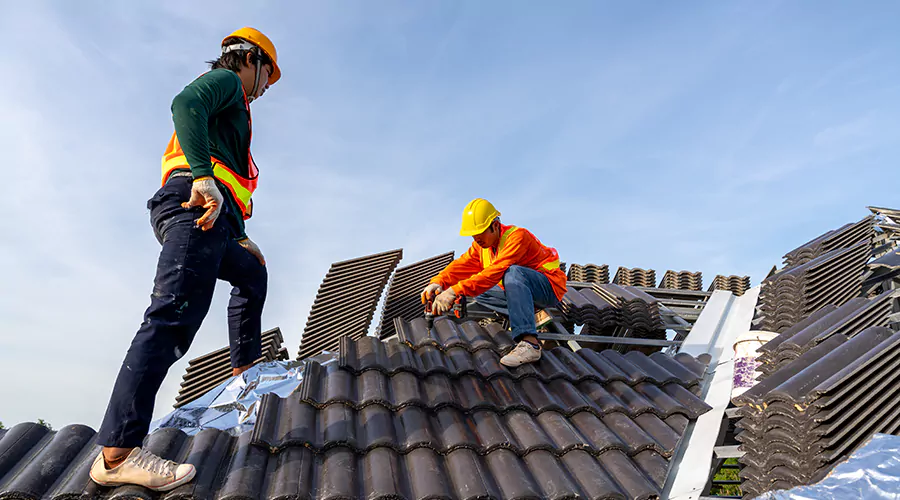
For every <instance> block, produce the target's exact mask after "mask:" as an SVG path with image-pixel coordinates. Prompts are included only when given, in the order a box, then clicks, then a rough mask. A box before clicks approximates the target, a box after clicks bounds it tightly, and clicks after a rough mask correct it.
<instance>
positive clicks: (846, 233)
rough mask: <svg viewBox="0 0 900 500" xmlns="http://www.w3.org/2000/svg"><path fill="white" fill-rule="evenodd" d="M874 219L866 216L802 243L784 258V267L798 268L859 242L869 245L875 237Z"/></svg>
mask: <svg viewBox="0 0 900 500" xmlns="http://www.w3.org/2000/svg"><path fill="white" fill-rule="evenodd" d="M874 222H875V218H874V217H873V216H871V215H870V216H868V217H865V218H863V219H862V220H860V221H859V222H856V223H848V224H844V225H843V226H841V227H839V228H838V229H834V230H832V231H828V232H827V233H825V234H823V235H822V236H819V237H818V238H816V239H814V240H812V241H809V242H807V243H804V244H803V245H801V246H800V247H798V248H795V249H794V250H791V251H790V252H788V253H787V254H786V255H785V256H784V264H785V266H786V267H793V266H799V265H801V264H804V263H806V262H809V261H811V260H813V259H815V258H816V257H819V256H820V255H824V254H826V253H828V252H830V251H832V250H836V249H839V248H847V247H849V246H853V245H855V244H856V243H859V242H860V241H866V242H868V243H870V244H871V242H872V239H873V238H874V237H875V225H874Z"/></svg>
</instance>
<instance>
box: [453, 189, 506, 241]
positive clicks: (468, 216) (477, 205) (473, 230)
mask: <svg viewBox="0 0 900 500" xmlns="http://www.w3.org/2000/svg"><path fill="white" fill-rule="evenodd" d="M497 217H500V211H499V210H497V209H496V208H494V205H491V202H489V201H487V200H485V199H483V198H475V199H474V200H472V201H470V202H469V204H468V205H466V208H464V209H463V214H462V226H460V228H459V235H460V236H475V235H476V234H481V233H483V232H484V231H485V230H486V229H487V228H488V227H490V225H491V222H494V219H496V218H497Z"/></svg>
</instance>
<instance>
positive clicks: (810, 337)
mask: <svg viewBox="0 0 900 500" xmlns="http://www.w3.org/2000/svg"><path fill="white" fill-rule="evenodd" d="M895 298H896V293H894V291H893V290H888V291H887V292H884V293H882V294H881V295H879V296H878V297H875V298H873V299H864V298H861V297H857V298H855V299H852V300H850V301H849V302H847V303H846V304H844V305H842V306H841V307H836V306H834V305H830V304H829V305H827V306H825V307H823V308H821V309H819V310H818V311H816V312H815V313H813V314H812V315H810V316H809V317H808V318H806V319H804V320H803V321H801V322H799V323H797V324H796V325H794V326H792V327H790V328H788V329H787V330H785V331H784V332H782V333H781V334H780V335H779V336H778V337H775V338H774V339H772V340H770V341H769V342H767V343H766V344H764V345H763V346H761V347H760V348H758V349H757V351H758V352H759V353H760V354H759V356H758V357H757V358H756V360H757V361H758V362H759V363H760V366H759V367H758V368H757V370H758V371H759V372H760V373H761V376H760V378H759V380H762V379H764V378H765V377H767V376H769V375H771V374H772V373H775V372H777V371H778V370H780V369H781V368H783V367H785V366H786V365H787V364H789V363H791V362H793V361H794V360H796V359H797V358H799V357H800V356H801V355H802V354H804V353H806V352H807V351H809V350H810V349H812V348H814V347H815V346H817V345H819V344H821V343H822V342H824V341H825V340H828V338H830V337H831V336H833V335H844V336H846V337H848V338H852V337H854V336H855V335H856V334H858V333H859V332H861V331H863V330H865V329H867V328H869V327H873V326H888V324H889V323H890V316H891V314H892V313H893V312H894V311H893V308H894V304H895V303H896V300H895Z"/></svg>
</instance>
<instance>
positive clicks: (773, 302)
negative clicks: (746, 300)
mask: <svg viewBox="0 0 900 500" xmlns="http://www.w3.org/2000/svg"><path fill="white" fill-rule="evenodd" d="M868 258H869V243H868V242H867V241H860V242H859V243H857V244H855V245H853V246H851V247H848V248H838V249H835V250H831V251H829V252H827V253H825V254H823V255H821V256H819V257H816V258H814V259H812V260H810V261H808V262H805V263H803V264H800V265H796V266H793V267H790V268H787V269H784V270H782V271H780V272H778V273H776V274H775V275H773V276H771V277H769V278H766V280H765V281H764V282H763V286H762V290H761V292H760V299H759V312H760V314H761V318H759V322H758V324H757V328H759V329H762V330H768V331H772V332H781V331H783V330H785V329H786V328H789V327H791V326H793V325H794V324H796V323H799V322H800V321H802V320H803V319H804V318H806V317H807V316H809V315H810V314H812V313H813V312H815V311H817V310H818V309H820V308H822V307H823V306H825V305H827V304H833V305H837V306H840V305H842V304H844V303H845V302H847V301H848V300H850V299H852V298H853V297H857V296H859V295H860V292H861V290H862V278H863V271H864V269H865V265H866V261H867V260H868Z"/></svg>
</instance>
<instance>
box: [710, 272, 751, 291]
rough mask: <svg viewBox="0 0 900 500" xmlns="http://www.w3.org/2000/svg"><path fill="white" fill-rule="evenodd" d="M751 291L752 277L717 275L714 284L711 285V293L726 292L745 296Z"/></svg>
mask: <svg viewBox="0 0 900 500" xmlns="http://www.w3.org/2000/svg"><path fill="white" fill-rule="evenodd" d="M749 289H750V276H735V275H731V276H723V275H721V274H718V275H716V277H715V278H714V279H713V282H712V283H711V284H710V285H709V290H708V291H710V292H712V291H714V290H725V291H728V292H731V293H733V294H735V295H737V296H741V295H744V292H746V291H747V290H749Z"/></svg>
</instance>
